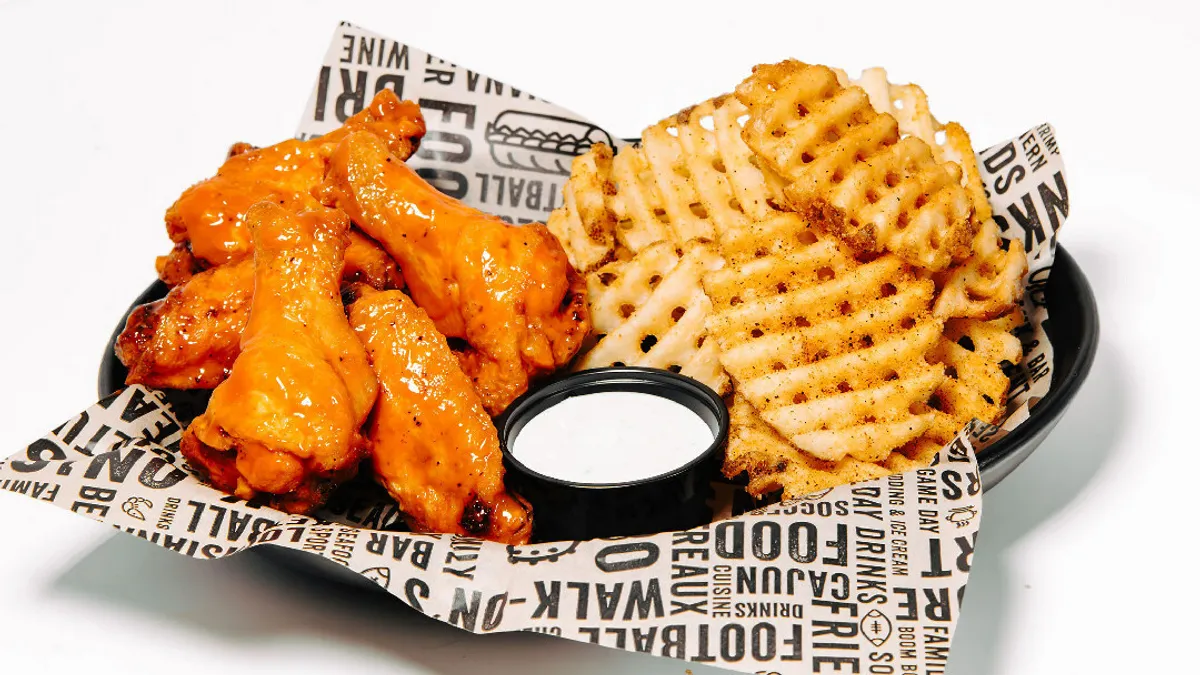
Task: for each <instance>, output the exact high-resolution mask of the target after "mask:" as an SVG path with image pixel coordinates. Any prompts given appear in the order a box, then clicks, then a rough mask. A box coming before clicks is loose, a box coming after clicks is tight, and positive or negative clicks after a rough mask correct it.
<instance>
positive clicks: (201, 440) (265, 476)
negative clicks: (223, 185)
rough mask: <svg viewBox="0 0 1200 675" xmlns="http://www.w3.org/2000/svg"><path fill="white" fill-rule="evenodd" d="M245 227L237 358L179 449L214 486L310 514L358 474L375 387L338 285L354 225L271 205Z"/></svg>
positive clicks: (326, 214)
mask: <svg viewBox="0 0 1200 675" xmlns="http://www.w3.org/2000/svg"><path fill="white" fill-rule="evenodd" d="M246 222H247V224H248V225H249V228H250V231H251V235H252V237H253V239H254V287H255V293H254V298H253V300H252V301H251V306H250V319H249V322H248V324H247V325H246V329H245V331H244V332H243V334H242V342H241V354H239V355H238V357H237V360H236V361H234V364H233V369H232V370H231V372H230V374H229V378H228V379H226V380H225V381H224V382H222V383H221V384H220V385H218V386H217V388H216V389H215V390H214V391H213V394H212V398H211V399H210V400H209V403H208V409H207V410H205V412H204V414H203V415H201V416H200V417H197V418H196V419H195V421H193V422H192V424H191V425H190V426H189V427H188V428H187V430H186V431H185V433H184V437H183V443H182V448H181V449H182V452H183V455H184V456H185V457H187V459H188V461H189V462H191V463H192V465H193V466H195V467H197V468H198V469H200V470H201V471H202V472H205V473H207V474H208V477H209V479H210V480H211V482H212V483H213V484H214V485H215V486H216V487H218V488H220V489H222V490H225V491H227V492H231V493H233V494H235V495H237V496H239V497H242V498H243V499H251V498H253V497H256V496H259V495H260V494H261V493H265V494H262V496H264V497H265V501H266V502H267V503H269V504H271V505H272V506H275V507H276V508H280V509H283V510H285V511H289V512H293V513H306V512H309V511H311V510H313V509H314V508H316V507H317V506H319V505H321V504H322V503H323V502H324V501H325V499H326V498H327V497H328V496H329V493H330V492H332V489H333V487H335V486H336V485H337V484H338V483H339V482H341V481H343V480H345V479H347V478H349V477H351V476H352V475H353V474H354V473H355V471H356V470H357V466H358V463H359V461H360V460H361V459H362V458H363V457H364V456H365V454H366V442H365V439H363V438H362V436H361V435H360V433H359V429H360V428H361V426H362V424H363V421H364V420H365V419H366V417H367V414H368V413H369V412H370V410H371V406H372V405H373V404H374V402H375V395H376V389H377V383H376V381H375V374H374V372H373V371H372V370H371V366H370V364H369V363H368V362H367V355H366V350H365V349H364V348H363V346H362V343H361V342H359V340H358V338H357V337H355V334H354V332H353V331H352V330H350V326H349V324H348V323H347V321H346V315H345V312H344V308H343V306H342V302H341V296H340V291H339V283H340V279H341V276H342V266H343V256H344V252H345V246H346V237H345V234H346V230H347V228H349V226H350V222H349V219H348V218H347V217H346V215H345V214H344V213H342V212H340V211H335V210H330V209H321V210H319V211H310V212H306V213H302V214H294V213H291V212H289V211H287V210H286V209H284V208H283V207H281V206H279V205H278V204H275V203H270V202H266V203H260V204H256V205H255V206H253V207H251V208H250V209H249V211H248V212H247V215H246Z"/></svg>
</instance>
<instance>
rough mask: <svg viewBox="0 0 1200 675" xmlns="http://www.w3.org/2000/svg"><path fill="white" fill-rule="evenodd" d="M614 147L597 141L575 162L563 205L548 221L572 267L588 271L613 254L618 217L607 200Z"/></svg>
mask: <svg viewBox="0 0 1200 675" xmlns="http://www.w3.org/2000/svg"><path fill="white" fill-rule="evenodd" d="M612 160H613V154H612V148H610V147H608V146H607V145H603V144H600V143H597V144H596V145H593V146H592V148H591V150H589V151H588V152H586V153H584V154H582V155H580V156H578V157H576V158H575V160H574V161H572V162H571V177H570V179H568V180H567V183H566V185H564V186H563V205H562V207H561V208H558V209H555V210H554V213H551V214H550V218H548V219H547V220H546V227H547V228H549V230H550V232H551V233H552V234H554V236H555V237H557V238H558V240H559V242H561V243H562V245H563V249H564V250H565V251H566V252H567V258H568V259H570V261H571V266H572V267H574V268H575V269H576V270H578V271H579V272H580V273H587V272H590V271H592V270H593V269H595V268H596V267H599V266H600V265H602V264H604V263H605V262H607V261H608V260H609V258H611V257H612V253H613V247H614V244H615V242H614V239H613V230H614V229H615V228H616V220H615V219H614V217H613V215H612V212H611V211H610V210H609V208H608V205H607V204H606V199H607V198H608V197H609V196H611V195H612V194H613V193H614V192H616V188H615V187H614V186H613V184H612V180H611V176H612Z"/></svg>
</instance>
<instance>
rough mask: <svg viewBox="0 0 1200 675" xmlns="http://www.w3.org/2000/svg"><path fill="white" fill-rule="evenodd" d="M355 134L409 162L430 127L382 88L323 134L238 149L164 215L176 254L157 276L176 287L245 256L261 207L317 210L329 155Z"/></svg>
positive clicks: (166, 259)
mask: <svg viewBox="0 0 1200 675" xmlns="http://www.w3.org/2000/svg"><path fill="white" fill-rule="evenodd" d="M353 131H358V132H362V133H367V134H369V135H371V136H373V137H375V138H377V139H379V142H380V143H383V144H384V145H386V146H387V147H388V149H390V150H391V151H392V152H393V153H395V154H396V155H397V156H398V157H404V158H407V157H408V156H409V155H411V154H412V153H413V152H414V151H415V150H416V147H417V144H418V143H419V141H420V139H421V137H422V136H423V135H424V134H425V121H424V119H423V118H422V117H421V110H420V108H419V107H417V105H416V104H415V103H413V102H411V101H401V100H400V99H399V98H398V97H397V96H396V94H395V93H394V92H392V90H390V89H383V90H381V91H380V92H379V93H378V94H376V95H375V98H374V99H373V100H372V101H371V104H370V105H369V106H367V107H366V108H365V109H363V110H362V111H361V112H359V113H357V114H355V115H353V116H351V117H350V118H348V119H347V120H346V122H345V124H344V125H343V126H341V127H339V128H338V129H336V130H334V131H332V132H330V133H328V134H325V135H324V136H319V137H317V138H313V139H309V140H304V141H302V140H294V139H293V140H287V141H283V142H282V143H277V144H275V145H272V146H270V147H266V148H253V147H252V146H249V145H246V144H244V143H239V144H237V145H235V146H234V147H233V148H232V149H231V150H230V153H229V157H228V159H226V161H225V163H224V164H223V165H221V168H220V169H218V170H217V174H216V175H215V176H213V177H212V178H209V179H207V180H205V181H202V182H200V183H197V184H196V185H193V186H192V187H190V188H188V189H187V190H186V191H185V192H184V193H183V194H182V195H181V196H180V197H179V199H178V200H177V201H176V202H175V203H174V204H172V205H171V207H170V208H169V209H167V214H166V224H167V233H168V234H169V235H170V237H171V241H173V242H175V248H174V249H173V250H172V251H171V253H170V254H168V255H166V256H163V257H161V258H159V259H158V261H157V264H156V267H157V269H158V273H159V277H160V278H161V279H162V280H163V281H164V282H166V283H167V284H169V285H175V284H177V283H180V282H182V281H185V280H186V279H187V278H189V277H190V276H191V275H192V274H194V273H195V272H197V271H199V270H201V269H205V268H208V267H212V266H214V265H221V264H224V263H227V262H231V261H235V260H237V259H239V258H243V257H246V256H247V255H248V254H249V253H250V248H251V240H250V233H249V231H248V230H247V228H246V212H247V210H248V209H249V208H250V207H251V206H252V205H254V204H256V203H258V202H260V201H270V202H274V203H275V204H278V205H280V206H283V207H285V208H287V209H288V210H291V211H294V212H297V213H299V212H301V211H305V210H308V209H311V208H315V207H316V206H318V204H317V203H316V202H315V201H314V200H313V198H312V195H311V191H312V188H313V187H315V186H316V185H317V184H319V183H320V182H321V178H322V176H323V175H324V174H325V162H326V158H327V157H328V154H329V151H330V150H331V149H332V148H333V147H334V145H336V144H337V143H338V142H339V141H340V140H341V139H342V138H344V137H345V136H346V135H347V134H349V133H351V132H353Z"/></svg>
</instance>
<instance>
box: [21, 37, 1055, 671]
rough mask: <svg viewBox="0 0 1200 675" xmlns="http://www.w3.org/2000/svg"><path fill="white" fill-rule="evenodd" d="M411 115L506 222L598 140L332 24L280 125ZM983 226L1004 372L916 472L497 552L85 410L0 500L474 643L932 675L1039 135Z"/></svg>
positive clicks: (961, 569) (1027, 393)
mask: <svg viewBox="0 0 1200 675" xmlns="http://www.w3.org/2000/svg"><path fill="white" fill-rule="evenodd" d="M384 86H387V87H394V88H395V89H396V90H397V92H398V93H400V94H401V95H402V96H403V97H404V98H409V99H413V100H416V101H418V102H419V103H420V105H421V107H422V108H423V109H424V112H425V115H426V120H427V123H428V126H429V134H428V135H427V136H426V139H425V141H424V142H423V143H422V146H421V151H420V152H419V153H418V154H417V155H416V156H415V157H414V158H413V159H412V161H411V163H412V164H413V165H414V166H416V167H418V170H419V171H420V172H421V174H422V175H424V176H426V177H427V178H428V179H429V180H431V181H434V182H435V183H436V184H438V185H439V186H440V187H441V188H442V189H443V190H445V191H447V192H450V193H451V194H454V195H455V196H457V197H459V198H461V199H463V200H464V201H466V202H468V203H470V204H473V205H475V206H477V207H480V208H482V209H485V210H487V211H491V212H494V213H497V214H500V215H502V216H504V217H506V218H508V219H511V220H513V221H514V222H522V221H527V220H534V219H536V220H544V218H545V216H546V214H547V213H548V212H549V211H550V210H552V209H553V208H554V207H555V206H557V200H558V199H559V193H560V190H561V186H562V182H563V180H564V178H565V177H566V175H567V174H568V172H569V166H570V159H571V157H572V156H573V155H574V154H576V153H578V152H581V151H582V150H584V149H585V148H586V147H587V146H588V145H589V144H591V143H592V142H594V141H601V142H611V141H613V140H615V139H614V138H613V137H612V136H611V135H609V134H608V133H606V132H605V131H604V130H602V129H600V128H598V127H596V126H594V125H592V124H590V123H587V122H585V121H583V120H581V119H580V118H579V117H578V116H576V115H573V114H571V113H569V112H567V111H564V110H561V109H559V108H556V107H555V106H553V105H551V104H549V103H547V102H545V101H542V100H540V99H537V98H534V97H532V96H530V95H528V94H526V93H524V92H517V91H514V90H513V89H512V88H511V87H508V86H506V85H503V84H501V83H499V82H496V81H495V80H492V79H490V78H488V77H486V76H483V75H479V74H476V73H473V72H471V71H468V70H465V69H462V68H459V67H457V66H454V65H452V64H449V63H447V62H445V61H443V60H441V59H438V58H436V57H433V56H430V55H428V54H425V53H423V52H420V51H417V50H416V49H413V48H411V47H408V46H406V45H403V44H401V43H397V42H395V41H393V40H390V39H386V38H383V37H381V36H378V35H375V34H372V33H369V32H366V31H363V30H361V29H358V28H355V27H353V26H348V25H343V26H341V27H340V28H339V30H338V32H337V33H336V35H335V37H334V40H333V43H332V45H331V46H330V48H329V51H328V53H327V55H326V59H325V63H324V65H323V66H322V68H321V71H320V75H319V77H318V80H317V85H316V88H315V90H314V92H313V96H312V98H311V100H310V102H309V107H308V110H307V112H306V113H305V120H304V122H303V123H302V124H301V128H300V133H301V135H308V134H319V133H322V132H324V131H327V130H329V129H331V128H333V127H334V126H336V125H337V124H338V123H339V121H340V120H341V119H344V118H345V117H347V116H349V115H351V114H353V113H354V112H357V111H358V110H359V109H361V108H362V107H363V106H364V105H365V104H366V102H367V101H369V100H370V98H371V96H372V95H373V94H374V92H375V91H376V90H377V89H378V88H380V87H384ZM979 159H980V165H981V170H982V171H983V172H984V178H985V181H986V183H987V187H988V190H989V193H990V195H991V199H992V203H993V207H994V208H995V210H996V214H997V220H998V222H999V223H1000V225H1001V228H1002V230H1003V232H1004V236H1005V237H1006V238H1008V239H1009V240H1010V242H1011V244H1010V245H1019V246H1024V248H1025V251H1026V252H1027V253H1028V255H1029V261H1030V270H1031V271H1030V279H1029V293H1028V294H1027V301H1026V302H1027V307H1026V310H1027V315H1028V316H1029V318H1030V322H1029V323H1028V324H1027V325H1026V326H1024V327H1022V329H1021V334H1022V338H1023V341H1024V343H1025V345H1026V347H1027V357H1026V358H1025V360H1024V362H1023V363H1021V364H1018V365H1017V366H1015V367H1014V371H1013V373H1012V378H1013V396H1012V402H1011V405H1010V417H1009V419H1008V420H1007V421H1006V422H1005V423H1004V424H1003V425H1001V427H1000V428H995V427H990V426H989V425H982V424H976V425H973V426H972V427H971V428H970V429H967V430H964V431H963V432H962V433H961V434H960V435H959V437H958V438H957V439H956V440H955V441H954V442H953V443H951V444H950V445H949V446H947V447H946V448H945V449H943V451H942V453H941V454H940V455H939V457H938V460H937V461H936V462H935V463H934V465H933V466H931V467H930V468H927V469H921V470H917V471H911V472H909V473H906V474H902V475H897V476H890V477H887V478H882V479H877V480H872V481H867V482H863V483H858V484H855V485H851V486H843V487H839V488H834V489H832V490H827V491H825V492H823V493H818V494H815V495H810V496H808V497H806V498H803V499H799V500H795V501H792V502H789V503H785V504H780V505H776V506H772V507H768V508H765V509H760V510H758V511H754V512H751V513H747V514H742V515H740V516H737V517H734V518H728V519H724V520H720V521H718V522H714V523H712V524H710V525H707V526H704V527H701V528H697V529H695V530H691V531H688V532H680V533H662V534H658V535H653V536H647V537H628V538H615V539H603V540H596V541H586V542H559V543H538V544H531V545H528V546H522V547H505V546H503V545H500V544H495V543H491V542H484V541H480V540H477V539H471V538H467V537H458V536H449V535H421V534H412V533H408V532H403V531H398V528H397V525H398V524H399V523H400V522H401V518H400V514H399V513H398V512H397V509H396V506H395V504H394V503H391V502H390V501H386V500H385V501H380V500H379V499H374V498H369V497H368V498H360V497H355V496H350V497H348V498H341V499H337V500H335V502H333V503H332V504H331V506H329V507H328V508H327V509H326V510H324V511H321V512H319V513H318V514H317V517H307V516H292V515H289V514H286V513H282V512H279V511H275V510H272V509H269V508H266V507H262V506H258V505H256V504H254V503H253V502H244V501H242V500H240V499H237V498H234V497H230V496H227V495H225V494H222V493H220V492H218V491H215V490H213V489H211V488H209V487H207V486H205V485H204V484H202V483H200V482H199V481H198V480H197V479H196V478H195V476H194V475H193V474H192V473H191V472H190V469H189V468H188V467H187V465H186V463H185V462H183V460H182V459H181V458H180V456H179V454H178V446H179V439H180V435H181V432H182V426H181V421H180V420H179V419H178V418H177V417H176V416H175V412H174V411H172V409H171V406H170V405H169V403H168V402H167V395H166V394H165V393H164V392H159V391H154V390H149V389H146V388H144V387H141V386H132V387H128V388H126V389H124V390H122V391H120V392H117V393H115V394H113V395H111V396H108V397H107V398H105V399H104V400H102V401H100V402H98V403H96V404H95V405H94V406H92V407H91V408H89V409H87V410H86V411H84V412H82V413H79V414H78V415H77V416H76V417H74V418H72V419H71V420H69V421H67V422H66V423H64V424H63V425H62V426H60V427H58V428H56V429H54V430H53V431H51V432H49V433H48V434H47V435H46V436H44V437H43V438H40V439H38V440H36V441H34V442H33V443H31V444H30V445H29V446H28V447H27V448H25V449H24V450H22V451H20V452H18V453H17V454H15V455H13V456H12V457H10V458H8V459H7V460H5V461H3V462H0V492H3V491H8V492H13V493H17V494H22V495H25V496H27V497H30V498H33V499H39V500H41V501H45V502H49V503H52V504H55V505H57V506H59V507H61V508H64V509H68V510H70V511H73V512H75V513H78V514H80V515H83V516H86V517H89V518H92V519H94V520H98V521H100V522H104V523H108V524H109V525H111V526H113V527H115V528H117V529H119V530H123V531H125V532H127V533H129V534H132V535H134V536H137V537H141V538H142V539H145V540H147V541H150V542H151V543H154V544H156V545H159V546H162V547H164V548H168V549H171V550H173V551H176V552H178V553H180V554H183V555H187V556H190V557H193V558H209V559H212V558H220V557H223V556H227V555H232V554H234V553H237V552H239V551H242V550H245V549H247V548H251V547H254V546H262V545H274V546H282V547H285V548H290V549H295V550H298V551H305V552H308V553H310V554H312V555H316V556H320V557H323V558H326V559H328V560H331V561H333V562H335V563H337V564H339V565H342V566H344V567H346V568H347V569H349V570H352V571H354V572H357V573H359V574H361V575H363V576H364V577H366V578H367V579H370V580H371V581H373V582H375V583H377V584H378V585H379V586H380V587H382V588H383V589H384V590H386V591H387V592H388V593H391V594H392V595H395V596H396V597H397V598H399V599H400V600H401V601H403V602H405V603H407V604H409V605H410V606H412V607H413V608H415V609H417V610H419V611H421V612H424V613H425V614H427V615H429V616H431V617H433V618H435V619H439V620H441V621H444V622H447V623H449V624H451V625H454V626H458V627H460V628H463V629H465V630H469V631H472V632H476V633H489V632H500V631H514V630H528V631H536V632H541V633H548V634H551V635H557V636H560V637H565V638H568V639H572V640H578V641H583V642H592V643H595V644H600V645H604V646H608V647H615V648H618V649H625V650H630V651H639V652H644V653H648V654H655V655H659V656H666V657H670V658H677V659H685V660H690V661H695V662H698V663H705V664H711V665H715V666H720V667H725V668H730V669H733V670H740V671H746V672H756V671H757V672H777V673H813V672H843V673H855V672H860V673H866V672H892V673H903V672H916V673H937V672H941V671H942V670H943V668H944V665H945V663H946V659H947V657H948V654H949V645H950V639H951V636H952V634H953V631H954V626H955V623H956V621H957V619H958V616H959V611H960V607H961V603H962V599H963V593H964V590H965V586H966V582H967V575H968V572H969V570H970V564H971V555H972V552H973V549H974V542H975V536H976V534H977V532H978V528H979V521H980V511H981V492H982V489H981V486H980V480H979V470H978V467H977V465H976V463H975V459H974V453H973V450H972V446H973V445H974V446H975V447H981V444H984V443H987V442H990V441H991V440H993V439H994V438H996V437H998V436H999V435H1000V434H1002V433H1004V431H1005V430H1006V429H1010V428H1012V426H1013V425H1015V424H1017V423H1018V422H1019V421H1021V420H1023V419H1025V418H1026V417H1027V416H1028V408H1029V406H1031V405H1033V404H1034V403H1036V401H1037V400H1038V399H1039V398H1041V397H1042V396H1044V395H1045V393H1046V391H1047V390H1048V388H1049V383H1050V377H1051V371H1050V368H1051V361H1052V359H1051V352H1050V345H1049V343H1048V341H1047V339H1046V334H1045V331H1044V330H1043V323H1044V322H1045V321H1046V319H1047V315H1046V310H1045V307H1044V305H1043V303H1042V291H1043V289H1044V286H1045V283H1046V279H1047V277H1048V274H1049V271H1050V265H1051V262H1052V260H1053V255H1054V243H1055V232H1056V231H1057V229H1058V228H1059V226H1060V225H1061V224H1062V221H1063V219H1064V218H1065V216H1066V212H1067V192H1066V183H1065V180H1064V177H1063V166H1062V162H1061V158H1060V157H1059V154H1058V148H1057V144H1056V142H1055V139H1054V131H1053V129H1052V128H1051V127H1050V126H1049V125H1043V126H1040V127H1037V128H1035V129H1032V130H1030V131H1028V132H1026V133H1025V134H1022V135H1021V136H1019V137H1017V138H1015V139H1013V140H1011V141H1008V142H1005V143H1001V144H999V145H997V146H995V147H992V148H989V149H987V150H985V151H984V152H982V153H980V155H979Z"/></svg>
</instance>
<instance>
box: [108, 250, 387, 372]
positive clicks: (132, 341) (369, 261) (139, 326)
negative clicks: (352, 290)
mask: <svg viewBox="0 0 1200 675" xmlns="http://www.w3.org/2000/svg"><path fill="white" fill-rule="evenodd" d="M342 283H343V284H348V283H365V284H367V285H368V286H371V287H372V288H375V289H379V290H384V289H389V288H402V287H403V285H404V280H403V278H401V276H400V270H399V269H397V268H396V263H395V261H393V260H392V259H391V257H390V256H389V255H388V254H387V252H386V251H384V250H383V249H382V248H380V247H379V244H376V243H375V242H374V241H373V240H372V239H371V238H370V237H368V236H366V235H364V234H363V233H361V232H359V231H358V230H355V229H354V228H351V229H350V232H349V240H348V244H347V246H346V266H345V270H344V271H343V273H342ZM253 295H254V261H253V259H251V258H243V259H241V260H238V261H237V262H232V263H229V264H227V265H221V266H219V267H214V268H212V269H209V270H205V271H203V272H200V273H199V274H197V275H195V276H193V277H192V278H191V279H189V280H187V281H185V282H184V283H182V284H179V285H178V286H176V287H175V288H172V289H171V292H170V293H168V294H167V297H165V298H163V299H162V300H156V301H155V302H151V303H147V304H145V305H141V306H139V307H135V308H134V310H133V312H132V313H131V314H130V315H129V319H128V320H127V321H126V322H125V330H124V331H122V333H121V334H120V336H118V337H117V346H116V349H117V357H118V358H120V359H121V363H124V364H125V365H126V367H128V368H129V374H128V375H127V376H126V378H125V384H144V385H146V386H149V387H157V388H160V389H164V388H165V389H212V388H213V387H215V386H217V385H218V384H220V382H221V381H222V380H224V379H225V378H226V377H227V376H228V375H229V369H230V368H231V367H232V366H233V360H234V359H235V358H237V355H238V343H239V341H240V339H241V336H242V330H243V329H244V328H245V327H246V320H247V319H248V318H249V315H250V298H251V297H252V296H253Z"/></svg>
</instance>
